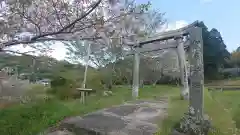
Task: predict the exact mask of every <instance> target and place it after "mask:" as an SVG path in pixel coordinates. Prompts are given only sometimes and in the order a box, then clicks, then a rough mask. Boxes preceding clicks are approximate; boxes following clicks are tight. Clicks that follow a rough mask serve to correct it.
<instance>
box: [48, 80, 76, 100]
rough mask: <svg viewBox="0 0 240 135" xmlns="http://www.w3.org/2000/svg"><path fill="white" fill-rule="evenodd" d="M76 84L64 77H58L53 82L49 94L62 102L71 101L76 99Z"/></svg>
mask: <svg viewBox="0 0 240 135" xmlns="http://www.w3.org/2000/svg"><path fill="white" fill-rule="evenodd" d="M76 88H77V85H76V82H75V81H73V80H70V79H65V78H63V77H56V78H54V79H52V81H51V88H50V89H49V90H48V93H50V94H53V95H55V96H56V97H57V98H59V99H61V100H65V99H70V98H73V97H74V92H75V91H76Z"/></svg>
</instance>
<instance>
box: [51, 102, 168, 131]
mask: <svg viewBox="0 0 240 135" xmlns="http://www.w3.org/2000/svg"><path fill="white" fill-rule="evenodd" d="M166 108H167V102H166V101H164V102H162V101H134V102H131V103H128V104H123V105H119V106H114V107H111V108H106V109H103V110H99V111H96V112H93V113H90V114H87V115H85V116H83V117H79V116H77V117H71V118H67V119H65V120H63V121H62V122H61V124H60V126H59V127H58V130H57V131H58V132H57V131H55V133H56V132H57V133H58V134H59V135H65V134H64V131H63V130H67V131H70V132H66V133H68V134H69V135H153V134H154V133H155V132H157V130H158V124H159V123H160V121H162V120H163V119H164V118H165V117H166V116H167V110H166ZM60 131H61V132H60ZM52 133H53V132H52ZM57 133H56V134H47V135H58V134H57ZM73 133H74V134H73ZM68 134H66V135H68Z"/></svg>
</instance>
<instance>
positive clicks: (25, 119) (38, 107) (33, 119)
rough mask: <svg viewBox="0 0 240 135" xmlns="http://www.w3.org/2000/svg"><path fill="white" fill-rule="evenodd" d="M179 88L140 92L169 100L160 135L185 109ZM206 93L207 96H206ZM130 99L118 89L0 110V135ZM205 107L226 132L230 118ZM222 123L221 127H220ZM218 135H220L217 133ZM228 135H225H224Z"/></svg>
mask: <svg viewBox="0 0 240 135" xmlns="http://www.w3.org/2000/svg"><path fill="white" fill-rule="evenodd" d="M178 90H179V89H178V88H174V87H170V86H157V87H152V86H146V87H144V88H142V89H140V93H139V96H140V98H144V99H145V98H154V97H155V96H163V95H169V96H170V97H171V98H170V99H171V102H170V108H169V117H168V118H167V119H166V120H165V121H164V123H163V124H162V126H161V129H162V130H161V131H160V132H159V133H160V134H161V135H167V134H168V133H169V131H170V129H171V127H172V125H174V123H175V122H176V121H178V120H179V119H180V118H181V116H182V114H183V113H184V112H185V111H186V110H187V102H186V101H181V100H179V99H178V94H179V91H178ZM206 94H208V93H206ZM130 99H131V90H130V89H128V88H126V87H122V88H116V89H115V90H114V95H113V96H110V97H99V96H91V97H89V98H88V99H87V100H88V101H87V103H86V105H82V104H80V101H79V100H72V101H64V102H63V101H48V102H47V103H46V102H38V103H37V104H32V105H21V106H15V107H11V108H8V109H4V110H1V111H0V133H1V134H3V135H35V134H37V133H39V132H40V131H42V130H44V129H46V128H47V127H49V126H53V125H55V124H56V123H57V122H59V121H61V120H62V119H64V118H65V117H68V116H73V115H83V114H86V113H88V112H91V111H95V110H98V109H101V108H104V107H109V106H112V105H116V104H121V103H123V102H124V101H126V100H130ZM205 106H206V109H207V112H208V114H209V115H210V117H211V118H213V123H214V125H215V126H216V127H217V128H218V129H221V132H225V131H227V128H231V127H233V126H234V125H232V124H231V120H230V119H231V118H230V115H229V114H227V113H225V112H224V111H223V108H221V107H220V106H218V105H217V103H216V102H214V101H213V100H212V99H210V98H209V96H205ZM223 122H224V124H222V123H223ZM219 135H220V134H219ZM228 135H229V134H228Z"/></svg>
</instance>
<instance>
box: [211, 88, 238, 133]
mask: <svg viewBox="0 0 240 135" xmlns="http://www.w3.org/2000/svg"><path fill="white" fill-rule="evenodd" d="M212 96H213V98H214V99H215V100H217V101H218V102H219V103H220V104H221V105H222V106H223V107H224V108H225V109H227V110H226V111H228V112H229V113H230V114H231V116H232V117H233V120H234V121H235V122H236V127H237V128H238V129H240V91H222V92H221V91H213V92H212Z"/></svg>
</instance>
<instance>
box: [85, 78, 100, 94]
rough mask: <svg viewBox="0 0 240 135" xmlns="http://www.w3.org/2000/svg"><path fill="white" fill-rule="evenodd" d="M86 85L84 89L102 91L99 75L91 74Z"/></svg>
mask: <svg viewBox="0 0 240 135" xmlns="http://www.w3.org/2000/svg"><path fill="white" fill-rule="evenodd" d="M86 84H87V85H86V88H90V89H94V90H96V91H102V90H104V84H103V82H102V78H101V75H100V74H92V75H91V76H88V78H87V82H86Z"/></svg>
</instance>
